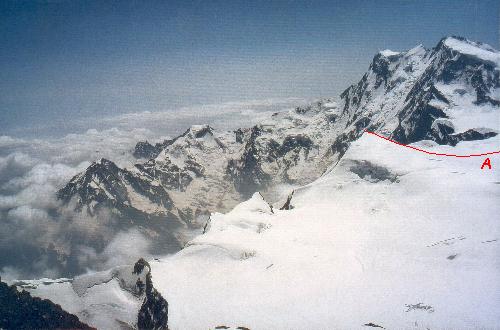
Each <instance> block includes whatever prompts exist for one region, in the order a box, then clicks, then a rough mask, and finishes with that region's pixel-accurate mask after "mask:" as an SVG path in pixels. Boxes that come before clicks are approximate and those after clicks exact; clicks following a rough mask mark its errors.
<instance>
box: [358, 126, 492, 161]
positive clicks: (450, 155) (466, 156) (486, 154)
mask: <svg viewBox="0 0 500 330" xmlns="http://www.w3.org/2000/svg"><path fill="white" fill-rule="evenodd" d="M365 132H366V133H368V134H372V135H375V136H376V137H379V138H381V139H384V140H386V141H389V142H392V143H394V144H397V145H398V146H401V147H406V148H409V149H413V150H416V151H420V152H423V153H426V154H428V155H434V156H445V157H456V158H469V157H481V156H488V155H494V154H500V150H497V151H491V152H485V153H482V154H471V155H455V154H441V153H437V152H432V151H427V150H424V149H420V148H417V147H413V146H409V145H407V144H402V143H399V142H396V141H394V140H391V139H389V138H386V137H385V136H383V135H380V134H377V133H375V132H371V131H368V130H365Z"/></svg>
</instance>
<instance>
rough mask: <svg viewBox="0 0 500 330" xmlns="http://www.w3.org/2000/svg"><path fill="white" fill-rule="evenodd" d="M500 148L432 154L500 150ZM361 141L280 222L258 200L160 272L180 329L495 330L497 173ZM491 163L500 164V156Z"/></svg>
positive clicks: (484, 145) (469, 145)
mask: <svg viewBox="0 0 500 330" xmlns="http://www.w3.org/2000/svg"><path fill="white" fill-rule="evenodd" d="M499 142H500V140H499V139H498V138H493V139H489V140H486V141H481V142H462V143H460V144H459V145H458V146H456V147H448V146H437V145H435V144H434V143H428V142H423V143H419V144H417V145H418V146H420V147H423V148H426V149H428V150H430V151H434V152H453V153H459V154H468V153H471V152H478V151H489V150H494V149H498V146H499V145H500V144H499ZM482 160H483V159H482V158H471V159H457V158H446V157H438V156H430V155H426V154H423V153H420V152H416V151H413V150H409V149H405V148H402V147H399V146H397V145H395V144H391V143H389V142H387V141H384V140H381V139H380V138H377V137H375V136H373V135H367V134H365V135H363V137H362V138H361V139H359V140H358V141H356V142H355V143H354V144H353V145H352V146H351V148H350V149H349V151H348V152H347V153H346V155H345V156H344V157H343V159H342V160H341V161H340V163H339V164H338V165H337V166H336V167H334V168H333V169H332V170H331V171H329V172H328V173H327V174H326V175H324V176H323V177H321V178H320V179H318V180H317V181H315V182H314V183H312V184H310V185H308V186H306V187H304V188H301V189H299V190H298V191H296V192H295V194H294V197H293V199H292V204H293V206H294V208H293V209H292V210H289V211H280V210H276V208H275V210H274V213H272V212H271V210H270V208H269V206H268V205H267V203H266V202H265V201H264V200H263V199H262V197H261V196H260V195H258V194H256V195H254V196H253V197H252V199H251V200H249V201H247V202H244V203H242V204H240V205H239V206H238V207H236V208H235V209H234V210H233V211H231V212H229V213H227V214H225V215H223V214H215V215H213V216H212V218H211V226H210V229H209V231H208V232H207V233H205V234H204V235H202V236H199V237H197V238H196V239H195V240H193V241H192V242H191V243H190V246H189V247H187V248H185V249H184V250H182V251H181V252H179V253H178V254H176V255H175V256H173V257H171V258H169V259H167V260H166V261H162V262H159V263H153V264H152V268H153V270H152V271H153V276H154V278H155V279H156V280H155V287H157V288H158V289H159V291H160V292H162V294H163V296H165V297H166V299H167V300H168V301H169V304H170V306H171V309H170V323H169V326H170V327H171V328H172V329H209V328H214V327H215V326H218V325H226V326H231V327H234V328H235V327H237V326H245V327H248V328H250V329H271V328H272V329H325V328H334V329H357V328H363V325H364V324H369V323H373V324H377V325H380V326H383V327H385V328H388V329H403V328H408V329H409V328H412V329H414V328H416V329H427V328H430V329H444V328H448V329H472V328H475V329H478V328H488V329H492V328H495V327H498V324H500V317H499V314H498V309H499V308H500V284H499V283H498V278H499V276H500V267H499V266H500V264H499V262H498V260H499V258H498V256H499V252H500V248H499V244H500V232H499V227H498V223H497V221H498V214H499V212H500V205H499V204H498V200H499V198H500V185H499V183H500V175H499V172H498V169H497V167H494V168H493V169H492V170H481V169H480V165H481V163H482ZM491 160H492V162H493V163H495V164H496V163H498V161H500V157H499V156H494V157H491Z"/></svg>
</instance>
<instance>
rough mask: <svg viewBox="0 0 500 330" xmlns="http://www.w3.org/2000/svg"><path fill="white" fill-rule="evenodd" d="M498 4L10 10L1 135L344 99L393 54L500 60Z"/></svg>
mask: <svg viewBox="0 0 500 330" xmlns="http://www.w3.org/2000/svg"><path fill="white" fill-rule="evenodd" d="M499 7H500V5H499V2H498V1H488V0H485V1H471V0H467V1H461V0H453V1H409V0H408V1H356V0H350V1H333V0H332V1H90V0H89V1H76V0H75V1H64V0H60V1H58V0H49V1H42V0H39V1H23V0H16V1H8V0H7V1H6V0H2V1H0V135H2V134H9V133H10V132H11V131H12V130H13V129H14V128H17V129H18V128H19V127H22V126H26V127H28V126H33V125H39V124H42V125H43V123H48V122H51V123H53V122H61V124H64V122H68V121H71V120H73V119H76V118H88V119H91V120H99V118H101V117H103V116H110V115H114V114H118V113H126V112H141V111H146V110H148V111H162V110H167V109H175V108H177V107H180V106H187V105H194V104H204V103H220V102H228V101H244V100H253V99H263V98H284V97H301V98H315V97H324V96H335V95H338V94H339V92H341V91H342V90H343V89H344V88H346V87H347V86H348V85H349V84H351V83H354V82H356V81H357V80H358V79H359V78H360V76H361V75H362V73H363V72H364V71H365V70H366V69H367V67H368V65H369V62H370V60H371V58H372V57H373V55H374V54H375V53H376V52H377V51H378V50H382V49H386V48H390V49H393V50H404V49H408V48H411V47H413V46H415V45H417V44H420V43H422V44H424V46H426V47H432V46H434V45H435V44H436V43H437V42H438V41H439V39H440V38H442V37H443V36H446V35H461V36H465V37H467V38H470V39H473V40H477V41H482V42H486V43H489V44H490V45H492V46H493V47H495V48H497V49H498V48H499V47H498V46H499V44H498V43H499V40H498V38H499V36H498V34H499Z"/></svg>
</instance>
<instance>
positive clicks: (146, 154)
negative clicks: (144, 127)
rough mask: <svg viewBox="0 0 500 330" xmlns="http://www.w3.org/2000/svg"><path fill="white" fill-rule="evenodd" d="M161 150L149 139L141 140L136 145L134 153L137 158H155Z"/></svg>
mask: <svg viewBox="0 0 500 330" xmlns="http://www.w3.org/2000/svg"><path fill="white" fill-rule="evenodd" d="M160 152H161V149H160V148H158V147H157V145H154V146H153V145H152V144H151V143H149V142H148V141H139V142H137V144H136V145H135V148H134V152H133V153H132V154H133V156H134V157H135V158H147V159H151V158H155V157H156V156H158V154H159V153H160Z"/></svg>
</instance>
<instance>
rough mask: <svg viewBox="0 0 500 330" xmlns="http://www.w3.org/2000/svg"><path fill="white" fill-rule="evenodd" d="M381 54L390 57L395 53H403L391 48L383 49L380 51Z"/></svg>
mask: <svg viewBox="0 0 500 330" xmlns="http://www.w3.org/2000/svg"><path fill="white" fill-rule="evenodd" d="M380 54H382V56H385V57H389V56H395V55H399V54H401V53H400V52H395V51H392V50H390V49H385V50H382V51H381V52H380Z"/></svg>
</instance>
